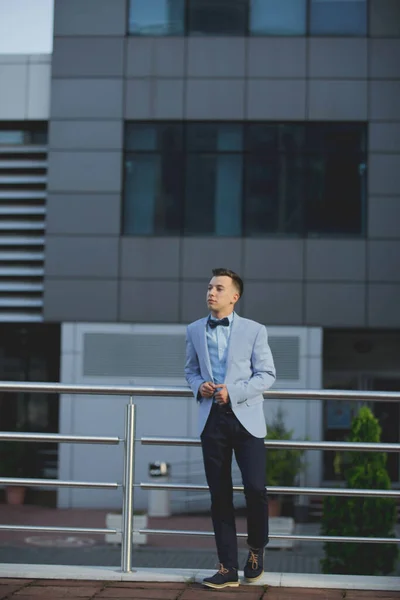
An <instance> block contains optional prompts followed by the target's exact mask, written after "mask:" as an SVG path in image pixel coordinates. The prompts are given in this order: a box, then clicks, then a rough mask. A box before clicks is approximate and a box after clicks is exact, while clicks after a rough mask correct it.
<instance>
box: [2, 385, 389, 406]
mask: <svg viewBox="0 0 400 600" xmlns="http://www.w3.org/2000/svg"><path fill="white" fill-rule="evenodd" d="M0 392H29V393H47V394H88V395H93V394H94V395H96V394H98V395H103V396H130V397H132V396H154V397H156V396H165V397H176V398H193V393H192V391H191V390H190V388H189V387H187V386H142V385H131V386H123V385H75V384H64V383H16V382H14V381H1V382H0ZM264 398H272V399H274V400H344V401H347V400H352V401H354V402H359V401H362V402H399V400H400V394H399V393H398V392H379V391H371V392H365V391H354V390H268V391H266V392H264Z"/></svg>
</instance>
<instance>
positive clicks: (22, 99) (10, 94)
mask: <svg viewBox="0 0 400 600" xmlns="http://www.w3.org/2000/svg"><path fill="white" fill-rule="evenodd" d="M0 81H1V94H0V111H1V112H0V114H1V119H12V120H17V119H18V120H23V119H26V117H27V114H26V112H27V111H26V108H27V107H26V98H27V95H28V65H27V64H8V65H3V64H0Z"/></svg>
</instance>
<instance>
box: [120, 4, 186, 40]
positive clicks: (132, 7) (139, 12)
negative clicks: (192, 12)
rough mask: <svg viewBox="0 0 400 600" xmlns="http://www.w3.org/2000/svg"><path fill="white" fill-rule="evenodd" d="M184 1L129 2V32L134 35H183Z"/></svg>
mask: <svg viewBox="0 0 400 600" xmlns="http://www.w3.org/2000/svg"><path fill="white" fill-rule="evenodd" d="M184 23H185V6H184V0H130V4H129V32H130V33H132V34H134V35H184V33H185V27H184Z"/></svg>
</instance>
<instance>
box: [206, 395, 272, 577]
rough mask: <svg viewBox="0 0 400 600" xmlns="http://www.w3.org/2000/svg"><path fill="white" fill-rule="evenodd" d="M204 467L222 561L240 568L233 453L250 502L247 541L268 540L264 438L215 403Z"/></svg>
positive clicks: (260, 543)
mask: <svg viewBox="0 0 400 600" xmlns="http://www.w3.org/2000/svg"><path fill="white" fill-rule="evenodd" d="M201 445H202V449H203V459H204V467H205V472H206V478H207V483H208V486H209V488H210V494H211V517H212V521H213V526H214V534H215V541H216V545H217V551H218V558H219V561H220V562H221V563H222V564H223V565H224V567H227V568H229V567H234V568H235V569H237V568H238V547H237V537H236V525H235V514H234V507H233V491H232V452H235V457H236V462H237V464H238V466H239V468H240V471H241V473H242V481H243V486H244V494H245V497H246V505H247V543H248V545H249V546H250V547H251V548H264V546H266V544H267V543H268V500H267V491H266V487H265V480H266V472H265V470H266V450H265V447H264V439H263V438H256V437H254V436H253V435H251V434H250V433H249V432H248V431H247V430H246V429H245V428H244V427H243V425H242V424H241V423H240V422H239V420H238V419H237V418H236V416H235V415H234V413H233V412H232V411H231V410H230V409H226V408H225V407H224V408H222V407H219V406H218V405H216V404H213V406H212V408H211V412H210V415H209V417H208V420H207V423H206V426H205V428H204V430H203V433H202V434H201Z"/></svg>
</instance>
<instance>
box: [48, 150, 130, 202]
mask: <svg viewBox="0 0 400 600" xmlns="http://www.w3.org/2000/svg"><path fill="white" fill-rule="evenodd" d="M121 161H122V154H121V152H72V151H71V152H62V151H54V152H52V153H51V154H50V157H49V176H48V188H49V190H51V191H52V192H73V191H77V192H96V191H99V192H119V191H120V189H121V185H122V181H121V168H122V165H121Z"/></svg>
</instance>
